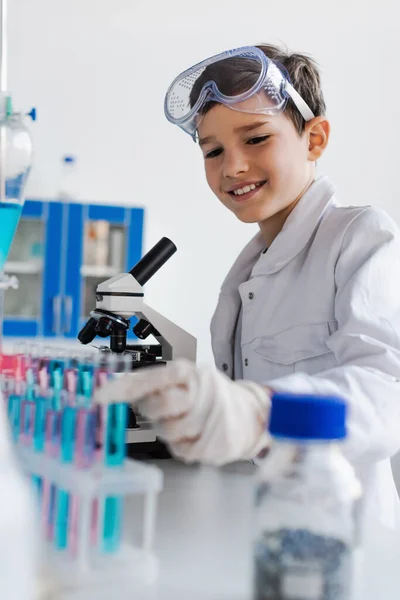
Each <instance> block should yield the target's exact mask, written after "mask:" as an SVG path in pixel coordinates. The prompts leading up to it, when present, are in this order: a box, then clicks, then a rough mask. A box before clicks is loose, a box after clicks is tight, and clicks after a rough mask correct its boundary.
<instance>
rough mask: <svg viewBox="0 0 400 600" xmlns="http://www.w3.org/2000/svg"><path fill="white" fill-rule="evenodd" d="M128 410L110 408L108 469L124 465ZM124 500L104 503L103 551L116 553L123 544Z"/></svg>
mask: <svg viewBox="0 0 400 600" xmlns="http://www.w3.org/2000/svg"><path fill="white" fill-rule="evenodd" d="M127 414H128V409H127V405H126V404H125V403H122V402H118V403H116V404H110V405H109V406H108V418H107V426H106V427H107V429H106V435H105V445H106V446H105V452H104V461H105V465H106V466H107V467H118V466H121V465H123V463H124V460H125V453H126V443H125V436H126V423H127ZM122 517H123V499H122V498H121V497H120V496H108V497H107V498H106V499H105V503H104V523H103V548H102V549H103V551H104V552H106V553H111V552H116V551H117V550H118V548H119V546H120V543H121V530H122Z"/></svg>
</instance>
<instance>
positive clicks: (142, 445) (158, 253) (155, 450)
mask: <svg viewBox="0 0 400 600" xmlns="http://www.w3.org/2000/svg"><path fill="white" fill-rule="evenodd" d="M175 252H176V246H175V244H174V243H173V242H171V240H169V239H168V238H165V237H164V238H162V239H161V240H160V241H159V242H158V243H157V244H156V245H155V246H154V247H153V248H152V249H151V250H149V252H148V253H147V254H145V255H144V256H143V258H142V259H141V260H140V261H139V262H138V263H137V264H136V265H135V266H134V267H133V268H132V269H131V270H130V271H129V273H121V274H119V275H116V276H115V277H112V278H111V279H107V281H104V282H103V283H100V284H99V285H98V286H97V289H96V308H95V309H94V310H92V311H91V312H90V319H89V320H88V321H87V323H86V325H84V327H83V328H82V329H81V331H80V332H79V334H78V339H79V341H80V342H81V343H82V344H90V343H91V342H92V341H93V340H94V338H95V337H96V336H99V337H101V338H107V337H109V338H110V347H109V348H108V346H102V347H101V348H100V351H101V352H113V353H116V354H117V355H121V354H124V355H126V354H127V353H129V356H130V357H131V361H130V364H131V368H132V369H137V368H145V367H146V368H147V367H151V366H155V365H165V364H166V362H167V361H169V360H175V359H177V358H187V359H189V360H191V361H196V346H197V341H196V338H195V337H193V336H192V335H190V334H189V333H187V332H186V331H184V330H183V329H182V328H181V327H179V326H178V325H175V323H172V321H169V320H168V319H167V318H165V317H164V316H162V315H161V314H160V313H158V312H157V311H155V310H154V309H153V308H151V307H150V306H148V305H147V304H146V303H145V302H144V300H143V298H144V293H143V286H144V284H145V283H146V282H147V281H148V280H149V279H150V278H151V277H152V276H153V275H154V274H155V273H156V272H157V271H158V270H159V269H160V268H161V267H162V266H163V265H164V264H165V263H166V261H167V260H169V259H170V258H171V256H172V255H173V254H174V253H175ZM131 317H136V318H137V319H138V320H137V322H136V323H135V325H134V326H133V327H132V331H133V333H134V334H135V335H136V337H137V338H138V339H139V340H146V339H147V338H148V336H150V335H152V336H153V337H154V338H155V339H156V341H157V342H158V343H157V344H154V345H146V344H143V343H138V344H128V343H127V334H128V332H129V331H130V328H131V323H130V318H131ZM127 444H128V453H129V454H130V455H131V456H138V455H150V456H152V457H155V458H157V457H162V456H164V455H165V456H168V453H167V451H166V449H165V446H164V444H162V442H160V440H158V439H157V437H156V435H155V433H154V431H153V429H152V427H151V423H150V422H148V421H146V420H145V419H144V418H143V417H141V415H139V414H138V413H134V411H133V410H130V413H129V419H128V431H127Z"/></svg>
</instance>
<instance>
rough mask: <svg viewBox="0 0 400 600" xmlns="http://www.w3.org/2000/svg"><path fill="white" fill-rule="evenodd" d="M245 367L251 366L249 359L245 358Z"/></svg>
mask: <svg viewBox="0 0 400 600" xmlns="http://www.w3.org/2000/svg"><path fill="white" fill-rule="evenodd" d="M244 366H245V367H248V366H249V359H248V358H245V359H244Z"/></svg>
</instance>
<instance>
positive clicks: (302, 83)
mask: <svg viewBox="0 0 400 600" xmlns="http://www.w3.org/2000/svg"><path fill="white" fill-rule="evenodd" d="M257 48H260V50H262V51H263V52H264V54H265V55H266V56H267V57H268V58H270V59H271V60H273V61H274V63H275V64H276V65H277V66H278V67H279V68H280V69H281V70H282V71H283V72H284V73H285V75H286V76H288V78H289V80H290V82H291V84H292V85H293V87H294V89H295V90H296V91H297V92H298V93H299V94H300V96H301V97H302V98H303V100H304V101H305V102H306V103H307V104H308V106H309V107H310V109H311V110H312V112H313V113H314V115H315V116H316V117H318V116H321V115H324V114H325V110H326V106H325V100H324V96H323V93H322V89H321V77H320V73H319V70H318V64H317V63H316V61H315V60H314V59H313V58H311V57H310V56H307V55H306V54H298V53H293V54H290V53H289V52H288V51H287V50H286V49H283V48H279V47H278V46H272V45H269V44H261V45H259V46H257ZM258 74H259V69H258V67H257V65H256V64H254V68H253V69H252V62H251V61H249V60H248V59H245V58H230V59H228V60H224V61H219V62H216V63H214V64H212V65H210V66H209V67H207V68H206V69H205V70H204V71H203V73H202V74H201V75H200V77H199V78H198V79H197V80H196V82H195V84H194V86H193V88H192V91H191V93H190V105H191V106H194V104H195V102H196V100H197V98H198V96H199V94H200V91H201V89H202V87H203V85H204V84H205V83H206V82H207V81H210V80H212V81H215V83H216V84H217V86H218V89H219V90H220V91H221V92H222V93H223V94H225V95H227V96H235V95H236V94H239V93H241V92H243V90H245V89H249V87H251V86H252V85H254V83H255V82H256V80H257V78H258ZM215 104H216V102H207V103H206V104H205V105H204V106H203V108H202V113H203V114H205V113H206V112H208V111H209V110H210V108H211V107H212V106H214V105H215ZM285 113H286V115H287V116H288V118H289V119H290V120H291V121H292V122H293V124H294V126H295V127H296V130H297V131H298V133H299V134H301V133H302V132H303V130H304V125H305V121H304V119H303V117H302V116H301V114H300V112H299V110H298V109H297V107H296V105H295V104H294V103H293V100H292V99H291V98H289V100H288V103H287V104H286V107H285Z"/></svg>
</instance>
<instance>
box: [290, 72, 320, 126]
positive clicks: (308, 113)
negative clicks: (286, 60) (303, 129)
mask: <svg viewBox="0 0 400 600" xmlns="http://www.w3.org/2000/svg"><path fill="white" fill-rule="evenodd" d="M285 89H286V91H287V93H288V94H289V96H290V97H291V99H292V100H293V102H294V103H295V105H296V107H297V109H298V110H299V112H300V114H301V116H302V117H303V119H304V120H305V121H311V119H313V118H314V117H315V115H314V113H313V112H312V110H311V108H310V107H309V106H308V104H307V103H306V102H305V101H304V100H303V98H302V97H301V96H300V94H299V93H298V92H296V90H295V89H294V87H293V86H292V84H291V83H289V82H288V81H286V86H285Z"/></svg>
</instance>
